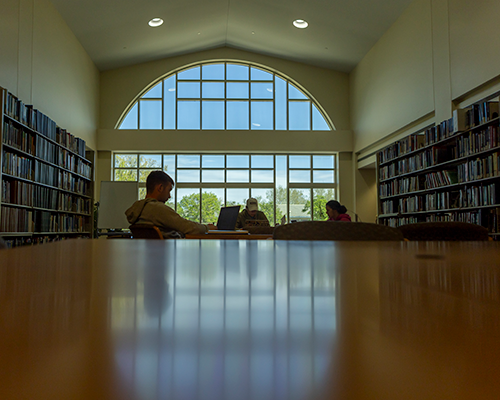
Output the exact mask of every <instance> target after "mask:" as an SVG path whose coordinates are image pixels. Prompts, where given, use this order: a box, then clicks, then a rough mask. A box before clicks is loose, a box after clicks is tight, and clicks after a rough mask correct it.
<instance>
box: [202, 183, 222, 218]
mask: <svg viewBox="0 0 500 400" xmlns="http://www.w3.org/2000/svg"><path fill="white" fill-rule="evenodd" d="M223 205H224V189H203V192H202V194H201V222H202V223H203V224H214V225H216V224H217V219H218V218H219V211H220V208H221V207H222V206H223Z"/></svg>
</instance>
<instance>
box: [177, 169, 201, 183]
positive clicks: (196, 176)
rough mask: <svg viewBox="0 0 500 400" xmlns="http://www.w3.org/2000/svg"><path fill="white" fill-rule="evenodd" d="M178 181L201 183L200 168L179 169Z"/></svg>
mask: <svg viewBox="0 0 500 400" xmlns="http://www.w3.org/2000/svg"><path fill="white" fill-rule="evenodd" d="M177 182H179V183H200V170H199V169H178V170H177Z"/></svg>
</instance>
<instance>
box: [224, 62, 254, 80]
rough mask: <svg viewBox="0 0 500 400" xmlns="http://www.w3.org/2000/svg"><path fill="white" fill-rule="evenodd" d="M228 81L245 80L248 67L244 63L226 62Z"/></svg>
mask: <svg viewBox="0 0 500 400" xmlns="http://www.w3.org/2000/svg"><path fill="white" fill-rule="evenodd" d="M226 68H227V69H226V73H227V78H226V79H227V80H228V81H247V80H248V69H249V68H248V67H247V66H246V65H237V64H227V67H226Z"/></svg>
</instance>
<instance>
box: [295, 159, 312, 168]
mask: <svg viewBox="0 0 500 400" xmlns="http://www.w3.org/2000/svg"><path fill="white" fill-rule="evenodd" d="M290 168H311V157H310V156H290Z"/></svg>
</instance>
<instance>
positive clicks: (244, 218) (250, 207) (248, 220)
mask: <svg viewBox="0 0 500 400" xmlns="http://www.w3.org/2000/svg"><path fill="white" fill-rule="evenodd" d="M252 221H261V223H262V225H261V226H269V220H268V219H267V217H266V214H264V213H263V212H262V211H259V203H258V202H257V199H254V198H253V197H250V198H249V199H248V200H247V206H246V207H245V209H244V210H243V211H242V212H240V213H239V214H238V219H237V220H236V229H241V228H243V227H245V226H246V225H251V224H252Z"/></svg>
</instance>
